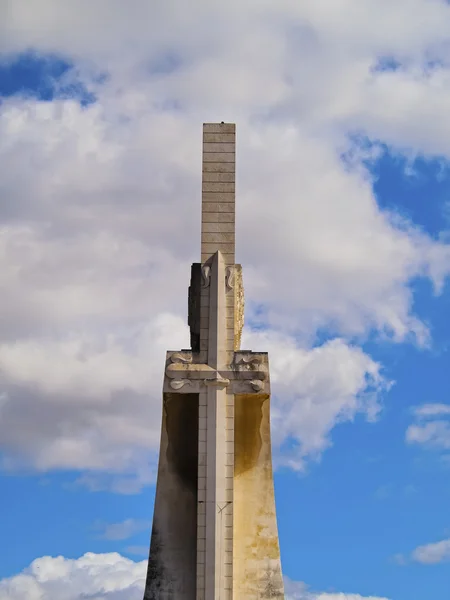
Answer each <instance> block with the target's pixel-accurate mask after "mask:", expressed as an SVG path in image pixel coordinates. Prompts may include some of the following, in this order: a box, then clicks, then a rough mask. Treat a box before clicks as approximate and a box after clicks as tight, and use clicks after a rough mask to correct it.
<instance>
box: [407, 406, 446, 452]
mask: <svg viewBox="0 0 450 600" xmlns="http://www.w3.org/2000/svg"><path fill="white" fill-rule="evenodd" d="M449 416H450V405H448V404H423V405H422V406H419V407H417V408H416V409H415V410H414V417H415V422H414V423H413V424H412V425H410V426H409V427H408V429H407V430H406V441H407V442H408V443H409V444H422V445H423V446H425V447H429V448H435V449H437V450H441V451H445V450H449V449H450V420H449V419H448V417H449Z"/></svg>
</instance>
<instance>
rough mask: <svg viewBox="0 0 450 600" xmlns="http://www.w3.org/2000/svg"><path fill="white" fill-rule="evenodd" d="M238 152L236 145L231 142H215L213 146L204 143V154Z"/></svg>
mask: <svg viewBox="0 0 450 600" xmlns="http://www.w3.org/2000/svg"><path fill="white" fill-rule="evenodd" d="M235 150H236V146H235V144H234V143H230V142H222V143H220V142H213V143H212V144H209V143H208V142H203V153H206V152H216V153H217V152H223V153H228V152H233V153H234V152H235Z"/></svg>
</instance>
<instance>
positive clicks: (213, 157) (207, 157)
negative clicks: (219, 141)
mask: <svg viewBox="0 0 450 600" xmlns="http://www.w3.org/2000/svg"><path fill="white" fill-rule="evenodd" d="M209 162H214V163H233V164H234V162H235V154H234V152H205V153H204V154H203V163H209Z"/></svg>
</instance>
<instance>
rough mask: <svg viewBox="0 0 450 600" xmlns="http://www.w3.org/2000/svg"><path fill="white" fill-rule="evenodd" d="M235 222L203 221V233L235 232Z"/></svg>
mask: <svg viewBox="0 0 450 600" xmlns="http://www.w3.org/2000/svg"><path fill="white" fill-rule="evenodd" d="M234 229H235V228H234V224H233V223H202V235H203V234H204V233H233V232H234Z"/></svg>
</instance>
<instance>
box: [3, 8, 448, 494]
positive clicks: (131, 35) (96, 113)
mask: <svg viewBox="0 0 450 600" xmlns="http://www.w3.org/2000/svg"><path fill="white" fill-rule="evenodd" d="M0 10H1V9H0ZM349 15H351V19H349V17H348V16H349ZM0 17H1V18H0V40H1V41H0V51H1V52H2V57H3V62H4V63H9V64H10V65H11V64H12V65H14V61H16V60H17V59H18V54H20V53H23V52H27V51H31V52H34V53H35V54H36V55H37V56H45V57H58V59H62V60H64V61H66V62H67V63H68V64H69V65H70V66H71V69H69V71H67V72H66V73H65V74H64V75H63V76H62V77H61V78H60V79H57V80H55V81H53V83H52V85H53V91H54V97H53V99H52V100H51V101H44V100H42V99H40V98H39V97H37V96H36V94H34V95H33V94H32V93H31V94H17V95H14V96H11V97H8V98H4V99H3V100H2V103H1V105H0V273H1V275H0V294H1V297H2V312H1V314H0V440H1V442H0V443H1V449H2V466H3V468H5V469H20V468H22V467H27V468H29V467H30V466H31V467H32V468H35V469H37V470H40V471H49V470H54V469H72V470H74V471H78V472H80V477H79V481H80V482H81V483H83V484H85V485H88V486H89V487H90V488H91V489H102V488H105V487H108V488H112V489H113V490H115V491H121V492H133V491H137V490H139V489H140V488H141V487H142V485H145V484H147V483H148V482H150V481H151V480H152V477H153V470H154V458H155V452H156V450H157V447H158V440H159V419H160V388H161V382H162V368H163V357H164V351H165V350H166V348H167V349H168V348H173V349H176V348H180V347H186V346H187V344H188V341H187V340H188V336H187V328H186V324H185V321H186V316H185V313H186V295H187V294H186V288H187V285H188V275H189V263H190V262H192V261H195V260H196V259H197V258H198V251H199V248H198V243H199V230H200V160H201V123H202V122H203V121H208V120H219V121H220V120H229V121H236V122H237V126H238V200H237V206H238V208H237V210H238V215H237V217H238V231H237V240H238V246H237V253H238V259H239V261H240V262H242V263H243V264H244V266H245V269H244V278H245V279H244V283H245V287H246V297H247V315H246V317H247V333H246V335H247V339H248V340H249V342H251V344H252V346H251V347H253V349H255V350H266V349H268V350H271V357H272V368H273V380H274V386H273V390H274V396H275V397H274V421H273V422H274V438H275V439H276V442H277V448H276V452H278V458H277V462H278V464H285V465H289V466H291V467H293V468H295V469H303V468H305V466H306V465H307V463H308V461H310V460H317V459H318V458H320V456H321V454H322V452H323V451H324V450H325V449H326V448H327V447H329V446H330V444H331V443H332V429H333V428H334V427H335V426H336V425H337V424H338V423H340V422H343V421H348V420H352V419H353V418H355V416H356V415H357V414H361V415H363V416H364V417H365V418H367V419H368V420H374V418H375V417H376V415H377V414H378V412H379V409H380V401H381V397H382V394H383V393H384V392H385V391H386V390H387V389H388V388H389V385H390V382H388V381H386V380H385V379H384V376H383V369H382V365H380V364H379V363H377V361H376V360H374V359H373V358H372V357H371V356H369V355H368V354H367V352H365V351H364V350H363V349H362V344H363V342H364V340H365V339H367V336H382V337H384V338H388V339H390V340H391V341H392V342H393V343H404V342H411V343H416V344H421V345H426V344H429V343H430V333H429V330H428V327H427V324H426V323H425V322H424V320H423V319H422V318H420V317H419V316H418V315H417V314H415V312H414V308H413V305H414V297H413V288H412V284H413V283H414V282H415V281H416V280H417V279H418V278H426V279H428V280H429V281H430V282H431V284H432V285H433V287H434V289H435V291H436V293H439V291H440V290H441V289H442V285H443V282H444V281H445V279H446V277H447V276H448V273H449V269H450V267H449V265H450V260H449V259H450V248H449V246H448V245H447V244H445V243H444V242H443V241H442V240H440V239H438V238H435V237H432V236H430V235H429V234H427V233H426V232H425V231H424V230H422V229H421V228H420V227H419V226H418V225H417V224H415V223H413V222H411V221H409V220H407V219H406V218H405V217H404V216H400V215H399V214H396V213H395V212H394V211H392V210H387V209H385V208H384V209H381V208H380V206H379V205H378V203H377V198H376V197H375V195H374V189H373V184H374V180H373V175H372V172H371V168H370V167H371V165H373V164H374V161H376V160H377V157H379V155H380V152H382V148H383V147H384V146H387V147H389V148H390V149H391V151H393V152H404V153H405V152H406V153H407V155H408V156H409V157H414V156H417V155H425V156H429V157H440V159H441V160H444V161H445V160H447V159H448V155H449V153H450V147H449V141H448V140H449V139H450V135H449V132H448V131H447V129H448V125H447V123H448V119H447V98H448V95H449V92H450V76H449V75H450V71H449V69H448V65H449V55H448V48H449V45H448V31H449V30H450V29H449V25H450V7H449V6H448V4H446V3H445V2H441V1H439V0H428V1H426V0H394V1H392V0H391V1H390V2H381V3H380V2H379V0H378V1H375V0H369V1H368V2H366V3H364V6H363V5H362V4H361V3H360V2H358V1H357V0H336V2H334V3H333V7H331V8H330V6H329V3H325V2H322V1H319V2H314V3H298V2H293V1H291V0H282V1H281V2H277V4H276V6H274V5H273V3H270V2H258V3H255V2H253V0H246V1H245V2H239V3H238V2H236V1H231V2H229V3H227V7H226V10H225V8H224V7H223V6H221V5H218V4H217V5H216V4H214V5H211V3H207V2H203V1H198V2H196V3H195V6H193V7H191V6H190V7H189V10H188V9H187V7H186V4H185V3H184V2H182V1H181V0H172V1H171V2H154V3H152V4H151V5H149V4H148V3H147V2H144V1H143V0H134V1H133V2H131V3H128V4H127V6H126V7H125V6H124V5H123V3H120V2H118V1H113V2H104V1H99V2H96V3H95V5H94V4H93V3H90V2H79V3H77V5H76V6H75V5H73V6H72V5H70V4H67V3H65V4H62V3H60V2H57V1H56V0H42V2H40V4H39V9H36V8H35V7H34V5H32V4H31V3H29V2H27V1H26V0H18V1H17V2H14V6H13V7H11V8H8V9H3V14H1V15H0ZM100 23H101V27H100V26H99V24H100ZM86 94H90V97H91V98H92V99H93V101H92V102H88V103H86V102H85V99H86ZM383 145H384V146H383ZM261 331H263V333H261ZM324 331H326V332H327V337H328V338H329V340H328V341H326V342H325V343H322V342H321V341H320V339H321V337H320V336H321V334H323V332H324ZM286 416H288V417H289V418H286ZM19 425H20V426H19ZM18 431H19V432H20V433H19V434H17V432H18ZM13 432H14V434H13ZM285 441H293V442H294V443H293V444H289V446H290V447H291V448H294V450H292V451H290V452H289V454H283V452H282V450H281V449H282V447H283V443H284V442H285ZM149 465H150V466H149Z"/></svg>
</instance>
